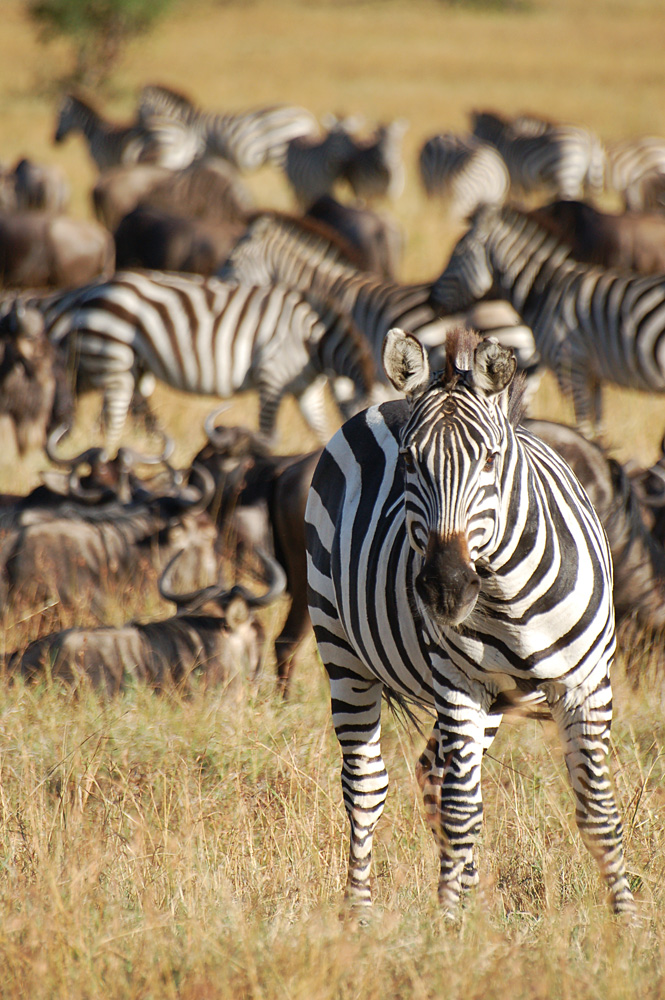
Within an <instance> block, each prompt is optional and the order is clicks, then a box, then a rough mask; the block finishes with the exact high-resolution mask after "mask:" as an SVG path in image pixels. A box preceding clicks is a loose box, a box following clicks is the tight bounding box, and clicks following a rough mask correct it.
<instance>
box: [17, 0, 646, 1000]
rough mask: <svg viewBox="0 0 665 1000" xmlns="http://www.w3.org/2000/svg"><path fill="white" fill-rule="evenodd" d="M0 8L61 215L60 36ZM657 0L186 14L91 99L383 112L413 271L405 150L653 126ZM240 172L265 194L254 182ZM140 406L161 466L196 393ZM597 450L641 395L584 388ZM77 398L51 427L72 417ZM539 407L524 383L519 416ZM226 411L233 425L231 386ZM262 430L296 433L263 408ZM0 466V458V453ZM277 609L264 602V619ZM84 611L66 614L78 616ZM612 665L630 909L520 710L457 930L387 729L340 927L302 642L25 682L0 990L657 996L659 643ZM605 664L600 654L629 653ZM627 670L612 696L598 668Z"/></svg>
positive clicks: (134, 52) (318, 688)
mask: <svg viewBox="0 0 665 1000" xmlns="http://www.w3.org/2000/svg"><path fill="white" fill-rule="evenodd" d="M23 7H24V5H23V4H22V3H20V2H19V0H3V2H2V15H3V30H2V32H0V84H1V89H2V93H1V96H0V157H1V158H2V159H4V160H8V161H12V160H13V159H14V158H15V157H16V156H18V155H20V154H26V155H31V156H34V157H35V158H36V159H42V160H46V161H50V162H57V163H59V164H61V165H62V166H63V167H64V168H65V169H66V170H67V172H68V174H69V176H70V177H71V179H72V182H73V184H74V187H75V202H74V211H75V212H76V213H77V214H79V215H87V214H89V208H88V204H89V202H88V191H89V187H90V184H91V182H92V180H93V177H94V175H93V171H92V169H91V168H90V165H89V163H88V161H87V158H86V153H85V150H84V148H83V146H82V144H81V143H79V141H78V140H77V139H72V140H71V141H70V142H69V143H67V144H66V145H65V146H64V147H62V148H58V149H55V148H53V147H52V146H51V145H50V136H51V133H52V130H53V115H54V111H53V109H54V105H55V101H56V87H55V86H54V84H53V80H54V79H55V78H57V77H58V76H59V75H62V74H63V73H64V71H65V69H66V67H67V63H66V51H65V47H64V46H61V45H56V46H53V47H52V48H50V49H48V50H46V51H44V50H43V49H41V48H39V47H37V46H36V45H35V44H34V42H33V38H32V34H31V31H30V29H29V27H28V26H27V24H26V23H25V21H24V18H23V14H22V10H23ZM662 28H663V14H662V5H661V3H660V0H639V2H638V0H634V2H633V3H631V4H630V6H629V7H627V6H626V4H624V3H619V2H617V0H596V2H595V3H593V4H589V3H588V2H586V0H557V2H555V0H533V2H532V3H530V4H529V5H527V6H525V7H524V8H523V9H515V10H512V11H509V12H505V13H499V12H497V11H482V10H480V9H474V10H471V11H466V12H465V11H464V10H463V9H461V8H459V7H450V6H447V5H445V4H443V3H439V2H434V0H415V2H411V3H409V4H408V5H406V4H403V3H397V2H396V0H385V2H367V3H347V4H333V3H327V2H320V3H305V2H302V3H298V2H295V0H279V2H272V3H269V2H267V0H256V2H254V3H240V2H238V3H236V4H223V3H212V2H205V3H196V4H194V3H192V4H187V5H186V6H184V5H183V7H182V8H181V9H180V11H179V12H177V13H176V14H175V15H174V16H173V17H172V18H171V19H170V20H167V21H165V22H164V23H163V24H162V25H161V26H160V27H159V29H158V30H157V31H156V32H155V33H154V34H153V35H151V36H150V37H148V38H146V39H143V40H141V41H140V42H138V43H136V44H135V45H134V46H132V47H131V48H130V50H129V51H128V53H127V57H126V60H125V63H124V65H123V67H122V69H121V71H120V73H119V74H118V76H117V77H116V79H115V81H114V86H115V89H114V90H113V91H112V92H109V93H107V94H105V95H101V97H100V101H102V102H103V104H104V107H105V108H106V109H107V111H108V113H109V114H110V115H113V116H115V117H117V118H122V117H128V116H129V115H130V114H131V111H132V108H133V105H134V101H135V97H136V92H137V90H138V88H139V87H140V86H141V85H142V84H143V83H144V82H147V81H149V80H151V81H163V82H166V83H170V84H171V85H174V86H178V87H181V88H182V89H185V90H187V91H189V92H190V93H191V94H192V95H193V96H194V97H195V98H196V99H198V100H199V101H200V102H201V103H202V104H205V105H206V106H208V107H219V108H223V107H242V106H248V105H251V104H258V103H261V102H266V101H272V100H288V101H296V102H300V103H303V104H305V105H307V106H308V107H311V108H312V109H313V110H314V111H315V112H317V113H322V112H324V111H328V110H338V111H361V112H363V113H364V114H365V115H367V117H368V118H369V119H380V118H382V117H395V116H397V115H403V116H406V117H408V118H409V119H410V121H411V129H410V131H409V133H408V136H407V140H406V147H405V149H406V156H407V164H408V166H409V177H408V183H407V188H406V191H405V193H404V195H403V197H402V198H401V199H400V202H399V203H398V205H397V206H396V209H395V211H396V214H397V215H398V217H399V219H400V220H401V221H402V222H403V224H404V225H405V227H406V231H407V235H408V244H407V253H406V260H405V265H404V272H403V274H404V277H405V279H407V280H410V279H414V280H416V279H420V278H424V277H427V276H429V275H433V274H435V273H436V272H437V271H438V270H439V269H440V268H441V266H442V264H443V263H444V261H445V259H446V255H447V253H448V251H449V249H450V246H451V244H452V242H453V241H454V238H455V235H456V232H455V231H454V230H452V229H450V227H448V226H447V223H446V220H445V218H444V217H443V216H442V213H441V211H440V210H439V208H437V207H436V206H434V205H431V204H427V203H426V202H425V201H424V198H423V197H422V195H421V192H420V190H419V188H418V184H417V180H416V176H415V157H416V154H417V150H418V148H419V146H420V144H421V142H422V141H423V139H424V138H425V137H426V136H428V135H431V134H433V133H434V132H436V131H439V130H442V129H446V128H452V129H463V128H464V127H465V125H466V114H467V112H468V110H469V109H470V108H472V107H481V106H495V107H498V108H499V109H503V110H505V111H518V110H523V109H531V110H535V111H540V112H543V113H547V114H550V115H551V116H553V117H557V118H564V119H568V120H577V121H580V122H586V123H588V124H590V125H592V126H594V127H595V128H596V129H598V131H599V132H600V133H601V134H602V135H603V136H605V137H608V138H609V137H613V136H618V135H622V134H627V133H640V132H653V133H658V134H665V106H664V105H663V102H662V94H663V90H664V88H663V84H664V83H665V80H664V76H665V64H664V63H663V59H662ZM251 185H252V188H253V190H254V191H255V193H256V195H257V198H258V199H259V201H260V202H261V203H264V204H274V205H278V206H281V207H287V206H288V205H289V199H288V194H287V191H286V188H285V185H284V183H283V181H282V179H281V178H280V177H278V176H277V175H276V174H272V173H270V172H269V171H263V172H262V173H261V174H259V175H258V176H257V177H255V178H252V180H251ZM155 398H156V405H157V409H158V413H159V416H160V418H161V419H162V420H163V422H164V423H165V424H166V425H167V426H168V427H169V429H170V430H171V432H172V433H173V434H174V435H175V436H176V439H177V444H178V451H177V458H178V460H179V461H181V462H183V463H184V462H186V461H188V460H189V459H190V458H191V456H192V455H193V454H194V452H195V451H196V449H197V448H198V447H199V445H200V443H201V441H202V431H201V430H200V427H201V419H202V417H203V416H204V414H205V413H206V412H207V411H208V409H209V405H210V401H209V400H207V399H201V398H192V397H186V396H183V395H179V394H176V393H173V392H169V391H167V390H165V389H158V391H157V393H156V397H155ZM606 399H607V413H608V432H609V439H610V440H611V442H612V444H613V446H614V447H615V449H616V450H617V453H618V454H619V456H620V457H622V458H627V457H629V456H634V457H636V458H638V459H639V460H643V461H648V460H651V459H652V458H653V457H654V455H655V452H656V449H657V446H658V443H659V441H660V437H661V434H662V430H663V426H664V424H665V420H664V419H663V418H664V416H665V415H664V414H663V404H662V401H661V400H660V399H657V398H653V399H647V398H646V397H644V396H638V395H636V394H633V393H626V392H619V391H608V392H607V395H606ZM98 406H99V400H98V399H91V400H85V401H84V404H83V405H82V407H81V410H80V414H79V422H78V431H77V440H78V441H81V442H83V441H86V440H87V439H88V436H89V435H90V433H91V430H94V428H95V421H96V413H97V408H98ZM534 410H535V412H536V413H537V414H538V415H545V416H562V417H566V416H568V415H569V413H570V411H569V409H568V408H567V406H566V405H565V404H563V403H562V401H561V399H560V397H559V395H558V392H557V390H556V388H555V386H554V384H553V382H552V380H551V379H548V378H546V379H545V380H544V382H543V386H542V387H541V390H540V391H539V393H538V396H537V398H536V403H535V407H534ZM226 419H227V420H228V421H229V422H236V421H246V422H252V423H254V422H255V419H256V401H255V399H254V398H253V397H249V396H248V397H244V398H241V399H239V400H237V401H234V403H233V406H232V408H231V409H230V410H229V412H228V414H227V417H226ZM279 429H280V434H281V438H282V443H283V444H284V447H285V448H287V449H289V450H301V449H304V448H308V447H311V446H313V444H314V441H313V440H312V438H311V437H309V436H308V435H307V433H306V432H305V431H304V429H303V425H302V422H301V420H300V416H299V414H298V412H297V410H296V409H295V407H294V406H292V405H291V404H289V405H287V406H286V407H284V409H283V412H282V413H281V414H280V424H279ZM8 454H9V451H8V450H7V449H5V448H3V457H4V461H5V464H4V467H3V468H2V470H1V471H0V485H2V486H3V487H4V488H9V489H19V490H27V489H28V488H29V487H30V486H31V485H33V483H34V482H35V481H36V479H37V475H38V471H39V468H40V466H41V465H43V459H42V458H41V457H40V456H30V457H29V459H28V460H26V461H25V462H23V463H21V464H18V463H15V462H8V461H7V455H8ZM0 461H2V460H1V459H0ZM158 608H159V605H158V603H157V600H156V597H155V592H154V580H153V579H150V578H148V579H147V580H146V582H145V584H138V583H136V582H135V583H134V585H133V586H132V587H131V588H127V589H126V590H124V591H122V592H117V593H114V594H112V595H111V596H110V598H109V602H108V606H107V608H106V612H105V613H106V620H108V621H113V622H117V621H122V620H124V619H127V618H129V617H131V616H132V615H136V614H155V613H156V612H157V610H158ZM281 612H282V609H281V608H278V609H277V610H274V611H272V612H270V613H269V614H268V615H267V622H268V625H269V627H270V628H271V630H272V632H273V633H274V632H275V631H276V628H277V626H278V624H279V620H280V617H281ZM88 614H89V612H86V610H85V609H82V610H81V611H80V612H79V617H78V620H80V621H85V620H86V615H88ZM20 618H21V613H20V612H19V613H17V612H15V611H11V612H6V613H5V616H4V623H3V627H2V634H1V635H0V645H1V646H2V647H4V648H7V649H10V648H13V647H14V646H16V645H19V644H20V643H21V642H25V641H27V639H29V638H31V637H33V636H35V635H37V634H40V633H42V632H44V631H46V630H48V629H50V628H53V627H58V626H60V625H69V624H71V623H72V622H73V620H74V616H73V615H72V613H65V612H62V611H61V610H60V609H57V608H55V609H51V610H50V611H49V612H47V613H46V614H44V615H42V616H39V615H32V616H30V617H27V618H26V620H24V621H21V620H20ZM622 648H623V650H624V652H623V653H622V656H621V657H620V661H619V663H618V665H617V671H616V678H615V686H616V691H617V696H616V705H617V712H616V723H615V727H614V756H613V767H614V773H615V780H616V785H617V791H618V795H619V798H620V802H621V808H622V812H623V815H624V817H625V827H626V850H627V857H628V865H629V869H630V872H631V875H632V877H633V881H634V884H635V886H636V887H637V889H638V897H639V900H640V909H641V916H642V919H641V923H640V925H639V926H637V927H634V928H630V929H627V928H624V927H622V926H621V925H619V924H617V923H616V922H615V921H614V919H613V918H611V917H610V915H609V913H608V911H607V909H606V906H605V900H604V893H603V890H602V889H601V887H600V884H599V879H598V877H597V873H596V871H595V870H594V867H593V864H592V863H591V861H590V859H589V857H588V856H587V855H586V853H585V852H584V850H583V848H582V847H581V844H580V842H579V839H578V837H577V835H576V833H575V831H574V829H573V824H572V802H571V797H570V794H569V792H568V789H567V786H566V782H565V780H564V775H563V768H562V762H561V757H560V752H559V749H558V746H557V743H556V740H555V739H554V737H553V734H552V732H551V730H550V728H549V727H547V726H545V727H543V726H542V725H540V724H536V723H534V722H521V723H517V722H515V723H507V724H506V725H505V726H504V728H503V731H502V732H501V733H500V734H499V736H498V738H497V740H496V743H495V745H494V747H493V749H492V757H491V758H490V759H488V760H487V762H486V766H485V774H484V789H485V800H486V812H485V815H486V823H485V831H484V836H483V844H482V850H481V864H482V885H481V887H480V891H479V892H477V893H476V894H475V896H473V897H472V898H471V899H470V901H469V904H468V906H467V908H466V909H465V910H464V914H463V919H462V920H461V922H460V923H459V925H453V926H451V925H449V924H446V923H443V922H442V920H441V918H440V916H439V914H438V912H437V909H436V905H435V902H434V897H435V888H434V887H435V883H436V858H435V853H434V847H433V844H432V843H431V838H430V836H429V834H428V831H427V829H426V826H425V823H424V820H423V815H422V812H421V810H420V807H419V795H418V792H417V788H416V786H415V782H414V779H413V765H414V762H415V759H416V758H417V756H418V753H419V750H420V738H419V737H418V736H416V735H415V734H410V733H408V732H406V731H405V730H404V729H402V728H401V727H399V726H398V725H396V723H395V722H394V720H392V719H391V718H388V719H387V720H386V734H385V757H386V761H387V763H388V767H389V771H390V774H391V781H392V784H391V791H390V794H389V799H388V804H387V808H386V812H385V814H384V817H383V819H382V821H381V823H380V826H379V830H378V834H377V844H376V852H375V854H376V864H375V891H376V899H377V906H376V910H375V914H374V917H373V919H372V921H371V922H370V924H369V926H367V927H358V926H355V925H354V924H353V923H345V922H341V921H340V920H339V918H338V913H339V902H340V896H341V892H342V887H343V882H344V878H345V855H346V849H347V845H346V841H347V824H346V817H345V814H344V810H343V806H342V798H341V790H340V787H339V781H338V772H339V754H338V749H337V745H336V742H335V739H334V735H333V734H332V730H331V726H330V722H329V709H328V704H327V690H326V684H325V681H324V677H323V672H322V670H321V667H320V664H319V663H318V661H317V658H316V656H315V654H314V652H313V650H312V651H311V652H310V654H309V655H308V657H307V658H306V662H305V663H304V664H303V665H302V666H301V668H300V671H299V673H298V675H297V676H296V679H295V686H294V693H293V699H292V701H291V703H290V704H288V705H282V704H281V703H279V702H278V701H277V700H276V698H275V697H274V693H273V684H272V678H271V675H270V670H268V671H267V673H266V675H265V676H264V678H263V680H262V681H261V683H260V685H259V688H258V690H255V691H250V690H248V691H247V694H246V698H245V699H244V700H242V701H241V702H240V703H237V702H234V703H233V704H229V703H228V702H227V701H226V700H225V698H224V696H223V694H222V693H221V692H207V693H204V692H203V691H195V692H194V694H193V695H192V696H191V697H190V698H188V699H186V700H185V699H181V698H177V697H175V696H173V697H159V698H158V697H153V696H152V695H151V694H150V693H148V692H146V691H143V690H140V689H136V690H132V691H130V692H129V693H128V694H127V695H126V696H124V697H123V698H122V699H120V700H118V701H117V702H113V703H105V702H102V701H100V700H99V699H98V698H96V697H95V696H93V695H92V694H89V693H85V692H84V693H83V694H82V695H81V697H79V698H76V699H75V698H73V697H72V696H71V695H68V694H67V693H65V692H63V691H61V690H59V689H50V688H48V687H44V688H35V689H24V688H23V687H21V686H20V685H16V686H12V687H9V686H7V685H3V686H2V687H1V688H0V913H1V914H2V921H1V922H0V969H1V970H2V972H1V973H0V996H3V997H4V996H6V997H12V998H15V997H19V996H30V997H31V998H39V997H49V998H51V997H63V998H68V1000H69V998H78V997H98V996H105V997H109V998H114V997H118V998H130V997H131V998H134V997H136V998H139V997H140V998H153V997H154V998H160V1000H161V998H166V997H183V998H188V1000H204V998H205V1000H208V998H217V997H252V998H254V997H256V998H261V1000H271V998H273V997H274V998H289V1000H291V998H293V1000H318V998H321V1000H328V998H340V1000H346V998H349V1000H351V998H363V1000H373V998H377V1000H378V998H382V1000H384V998H388V997H395V998H405V997H414V998H428V997H434V996H437V997H438V996H446V997H447V998H450V1000H454V998H456V997H458V996H459V997H461V996H464V997H468V998H476V997H477V998H492V997H504V996H510V997H511V998H514V1000H518V998H521V997H525V998H530V1000H531V998H533V1000H536V998H545V997H547V998H550V997H552V998H559V997H560V998H569V997H570V998H586V997H588V998H596V997H599V996H603V997H605V998H607V1000H623V998H625V997H633V996H634V997H640V998H644V997H654V998H655V997H659V996H661V995H662V994H663V992H665V979H664V976H665V963H664V961H663V958H664V955H665V901H664V899H663V890H662V888H661V882H662V876H663V873H662V867H663V860H662V859H663V858H664V857H665V830H664V820H663V817H664V806H665V803H664V802H663V778H664V777H665V776H664V774H663V760H664V759H665V758H664V757H663V754H664V752H665V728H664V724H663V691H662V647H661V645H660V644H654V645H652V646H649V645H647V644H645V643H640V642H638V641H635V639H634V637H631V638H626V639H625V641H624V643H623V644H622ZM628 658H629V662H628ZM626 663H628V666H629V667H630V671H631V676H633V677H634V676H635V674H636V673H637V674H639V675H641V677H642V686H641V690H640V691H639V692H637V693H636V692H634V691H633V690H632V688H631V687H630V685H629V684H628V682H627V680H626V679H625V665H626Z"/></svg>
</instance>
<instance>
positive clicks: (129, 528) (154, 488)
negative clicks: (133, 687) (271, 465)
mask: <svg viewBox="0 0 665 1000" xmlns="http://www.w3.org/2000/svg"><path fill="white" fill-rule="evenodd" d="M97 451H98V449H92V450H91V451H89V452H86V453H84V456H78V458H76V459H73V460H72V464H73V465H74V467H75V468H76V466H77V464H79V463H80V461H81V459H82V460H83V461H88V462H89V463H90V464H91V466H92V465H94V462H95V458H94V457H93V452H97ZM104 461H105V456H103V454H102V460H101V462H100V464H102V465H103V463H104ZM116 461H118V462H120V461H122V456H120V457H118V459H116ZM96 474H97V475H99V472H98V470H97V473H96ZM190 479H191V481H190V484H189V486H187V487H183V486H179V485H178V484H177V482H175V481H174V478H173V476H172V475H171V476H169V479H168V481H167V482H166V483H159V482H157V483H155V484H154V485H152V484H146V485H145V486H141V485H139V484H138V482H135V483H133V484H132V488H131V495H130V496H129V497H124V498H121V497H120V496H119V495H118V494H117V493H116V492H115V490H114V488H113V486H112V485H111V486H109V487H108V489H104V488H103V489H101V490H100V491H99V492H100V494H101V497H100V498H99V499H98V497H97V496H96V495H95V489H92V490H91V489H90V486H89V485H86V486H85V487H84V488H83V490H81V489H79V488H78V483H79V482H80V480H79V479H78V474H77V473H76V474H74V475H73V476H70V480H71V482H70V489H69V490H68V493H67V495H66V496H65V497H62V496H57V497H56V499H55V502H53V501H51V500H50V497H49V493H52V492H53V491H52V490H51V489H50V488H49V487H48V486H46V487H44V488H38V492H37V491H35V492H37V495H36V496H35V497H33V496H32V495H31V496H30V497H28V498H25V499H24V500H21V499H18V500H17V499H16V498H12V499H13V503H11V504H8V505H6V506H5V507H4V509H3V510H2V511H1V512H0V526H2V527H3V528H4V529H5V532H6V535H5V538H4V540H3V542H2V550H1V552H0V602H1V603H2V604H6V603H7V602H8V601H9V600H10V599H11V600H12V601H15V600H19V599H22V600H27V601H28V602H30V603H33V602H37V601H53V600H55V601H59V602H60V603H61V604H62V605H73V604H76V603H77V602H80V601H84V600H90V599H92V601H93V603H94V604H95V605H96V604H98V603H99V599H100V597H101V596H102V595H104V594H105V593H107V592H108V589H109V588H110V587H113V586H117V585H118V584H119V582H123V583H127V582H128V581H129V580H130V579H132V578H136V576H137V574H139V573H140V571H141V570H142V568H145V567H146V566H147V565H148V564H149V565H152V566H156V568H161V567H162V566H163V565H164V562H165V561H166V560H167V559H168V558H169V557H170V556H171V555H172V554H173V552H174V551H177V550H179V549H181V548H185V549H186V550H187V552H186V565H185V566H183V565H182V563H181V564H180V566H179V571H180V570H181V569H182V570H184V571H188V572H189V573H190V574H191V573H192V572H194V573H196V574H199V573H200V572H202V571H203V570H205V568H206V566H207V568H208V570H210V567H211V565H212V564H213V563H214V561H215V555H214V548H215V543H216V541H217V530H216V528H215V526H214V524H213V522H212V520H211V518H210V517H209V516H208V515H207V514H206V513H205V507H206V506H207V505H208V503H209V500H210V495H211V492H212V489H213V486H214V484H213V483H212V480H211V478H210V476H209V474H208V473H207V472H206V470H204V469H199V468H197V467H194V469H193V473H192V475H191V477H190ZM86 490H87V492H88V496H87V497H86V496H83V495H82V493H84V492H85V491H86ZM91 496H92V499H93V501H95V502H92V503H91V502H90V497H91ZM183 562H185V560H183Z"/></svg>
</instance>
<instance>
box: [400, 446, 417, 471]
mask: <svg viewBox="0 0 665 1000" xmlns="http://www.w3.org/2000/svg"><path fill="white" fill-rule="evenodd" d="M401 455H402V460H403V462H404V466H405V468H406V471H407V472H415V471H416V460H415V458H414V457H413V454H412V453H411V452H410V451H409V450H408V449H407V448H405V449H404V451H402V452H401Z"/></svg>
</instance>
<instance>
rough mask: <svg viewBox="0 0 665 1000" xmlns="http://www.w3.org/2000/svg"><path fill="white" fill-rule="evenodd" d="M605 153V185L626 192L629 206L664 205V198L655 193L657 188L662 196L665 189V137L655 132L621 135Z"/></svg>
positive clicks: (625, 200) (625, 201)
mask: <svg viewBox="0 0 665 1000" xmlns="http://www.w3.org/2000/svg"><path fill="white" fill-rule="evenodd" d="M605 155H606V173H605V186H606V187H607V189H608V190H610V191H615V192H617V193H618V194H620V195H621V196H622V198H623V200H624V204H625V207H626V208H627V209H634V210H636V211H638V212H639V211H648V210H650V209H654V208H655V209H659V208H662V201H660V202H659V200H658V198H656V199H653V198H652V197H651V194H652V189H654V188H655V189H656V194H657V195H659V196H661V197H662V194H663V190H664V189H665V139H661V138H660V137H659V136H653V135H648V136H641V137H640V138H636V139H620V140H617V141H616V142H610V143H607V144H606V146H605Z"/></svg>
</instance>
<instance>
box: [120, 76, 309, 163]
mask: <svg viewBox="0 0 665 1000" xmlns="http://www.w3.org/2000/svg"><path fill="white" fill-rule="evenodd" d="M155 117H157V120H158V121H162V120H164V119H171V120H172V121H176V122H179V123H180V124H181V125H182V126H183V127H184V128H186V129H187V130H189V131H190V132H191V133H192V134H194V135H195V136H197V137H198V141H199V143H200V145H201V147H202V149H203V151H204V153H206V154H208V155H209V156H220V157H222V158H223V159H225V160H228V161H229V162H230V163H232V164H233V166H234V167H236V169H238V170H241V171H250V170H257V169H258V168H259V167H262V166H263V165H264V164H266V163H275V164H278V165H280V164H282V163H283V161H284V157H285V154H286V148H287V145H288V143H289V142H290V141H291V140H292V139H295V138H296V137H298V136H303V135H312V134H316V133H317V132H318V130H319V126H318V122H317V121H316V118H315V117H314V115H313V114H312V113H311V112H310V111H307V110H306V109H305V108H300V107H297V106H294V105H290V104H274V105H270V106H268V107H265V108H257V109H256V110H253V111H245V112H239V113H236V114H217V113H215V112H213V111H202V110H201V109H199V108H197V107H196V106H195V105H194V104H193V103H192V102H191V101H190V100H189V99H188V98H187V97H185V96H183V95H182V94H178V93H177V92H176V91H174V90H170V89H169V88H168V87H159V86H148V87H144V88H143V90H142V91H141V97H140V100H139V119H140V120H141V121H143V122H146V123H147V124H150V123H151V122H152V121H153V119H154V118H155Z"/></svg>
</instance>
